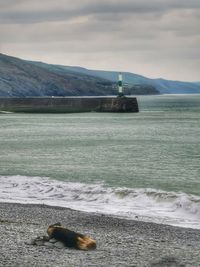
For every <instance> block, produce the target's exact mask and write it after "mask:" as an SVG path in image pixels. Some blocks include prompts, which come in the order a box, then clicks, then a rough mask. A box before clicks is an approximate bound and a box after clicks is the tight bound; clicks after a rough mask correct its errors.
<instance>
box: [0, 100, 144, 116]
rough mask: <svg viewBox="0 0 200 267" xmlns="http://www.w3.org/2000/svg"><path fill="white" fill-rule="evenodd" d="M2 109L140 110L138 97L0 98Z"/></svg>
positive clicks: (39, 111) (41, 111) (52, 111)
mask: <svg viewBox="0 0 200 267" xmlns="http://www.w3.org/2000/svg"><path fill="white" fill-rule="evenodd" d="M0 111H7V112H30V113H34V112H36V113H73V112H90V111H96V112H138V111H139V109H138V103H137V98H136V97H27V98H0Z"/></svg>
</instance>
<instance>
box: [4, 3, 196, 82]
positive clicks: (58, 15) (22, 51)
mask: <svg viewBox="0 0 200 267" xmlns="http://www.w3.org/2000/svg"><path fill="white" fill-rule="evenodd" d="M199 9H200V1H199V0H190V1H186V0H121V1H119V0H101V1H99V0H98V1H97V0H75V1H71V0H57V1H55V0H43V1H41V0H29V1H27V0H15V1H13V0H6V1H5V0H0V22H1V24H0V43H1V49H2V50H3V51H2V52H5V53H8V54H9V53H10V54H13V55H15V56H21V57H22V58H23V57H26V58H27V59H33V60H34V59H35V60H43V61H47V62H50V63H58V64H72V65H82V66H85V67H90V68H96V69H98V68H102V69H103V68H104V69H119V68H121V69H122V70H128V71H135V72H137V73H140V74H143V75H147V76H148V75H149V76H151V75H152V76H154V77H155V76H163V77H165V73H166V75H169V76H170V75H171V76H173V77H174V75H176V73H177V75H178V74H179V75H181V73H179V72H178V69H179V68H180V67H181V68H183V66H184V71H182V73H183V72H184V73H188V75H190V77H189V76H188V79H197V78H194V77H197V67H200V66H199V65H200V63H198V59H199V48H198V47H199V44H200V39H199V38H200V37H199V36H200V30H199V29H200V25H199V19H200V17H199ZM62 55H63V56H62ZM192 60H194V61H195V63H194V64H192ZM158 62H159V64H158ZM144 64H146V65H147V66H148V67H147V68H143V65H144ZM158 65H159V66H160V69H159V67H158ZM187 66H190V69H189V70H188V68H187ZM175 68H177V72H175V71H174V70H175ZM172 70H173V72H172ZM161 71H163V74H157V73H159V72H161ZM170 73H171V74H170ZM192 77H193V78H192ZM184 78H185V77H184ZM180 79H181V78H180Z"/></svg>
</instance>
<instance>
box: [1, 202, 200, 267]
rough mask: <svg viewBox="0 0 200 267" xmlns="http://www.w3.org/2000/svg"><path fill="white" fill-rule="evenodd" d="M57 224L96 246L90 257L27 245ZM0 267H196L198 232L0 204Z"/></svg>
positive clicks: (55, 209)
mask: <svg viewBox="0 0 200 267" xmlns="http://www.w3.org/2000/svg"><path fill="white" fill-rule="evenodd" d="M56 222H61V223H62V224H63V225H64V226H66V227H68V228H69V229H71V230H74V231H78V232H81V233H84V234H87V235H90V236H91V237H92V238H94V239H95V240H96V241H97V249H96V250H94V251H79V250H75V249H68V248H64V249H63V248H62V249H61V248H60V249H59V248H55V247H54V248H52V247H46V246H34V245H30V244H29V241H30V240H31V239H33V238H35V237H37V236H43V235H46V230H47V227H48V225H50V224H53V223H56ZM0 228H1V229H0V232H1V242H0V266H12V267H13V266H19V267H23V266H25V267H29V266H38V267H42V266H52V267H56V266H65V267H72V266H76V267H81V266H87V267H89V266H106V267H109V266H110V267H115V266H120V267H124V266H157V267H162V266H169V267H173V266H176V267H179V266H182V267H183V266H192V267H196V266H200V230H195V229H188V228H179V227H173V226H167V225H159V224H154V223H145V222H139V221H133V220H124V219H118V218H114V217H109V216H105V215H99V214H91V213H85V212H80V211H75V210H70V209H65V208H60V207H50V206H44V205H29V204H27V205H22V204H8V203H0Z"/></svg>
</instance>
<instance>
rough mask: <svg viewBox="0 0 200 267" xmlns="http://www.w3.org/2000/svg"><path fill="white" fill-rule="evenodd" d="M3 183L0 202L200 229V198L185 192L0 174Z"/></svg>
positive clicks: (0, 190) (0, 180) (0, 181)
mask: <svg viewBox="0 0 200 267" xmlns="http://www.w3.org/2000/svg"><path fill="white" fill-rule="evenodd" d="M0 183H1V188H0V202H12V203H13V202H15V203H32V204H46V205H51V206H61V207H67V208H71V209H76V210H81V211H87V212H97V213H103V214H109V215H112V216H117V217H120V218H126V219H134V220H140V221H149V222H156V223H162V224H169V225H175V226H182V227H190V228H197V229H200V197H199V196H195V195H189V194H186V193H182V192H166V191H162V190H156V189H149V188H148V189H147V188H145V189H144V188H143V189H134V188H125V187H123V188H114V187H106V186H105V185H103V184H86V183H73V182H62V181H57V180H52V179H49V178H46V177H27V176H0Z"/></svg>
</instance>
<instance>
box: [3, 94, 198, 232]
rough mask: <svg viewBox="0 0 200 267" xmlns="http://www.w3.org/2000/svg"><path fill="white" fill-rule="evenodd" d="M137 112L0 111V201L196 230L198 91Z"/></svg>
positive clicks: (156, 100)
mask: <svg viewBox="0 0 200 267" xmlns="http://www.w3.org/2000/svg"><path fill="white" fill-rule="evenodd" d="M138 102H139V108H140V112H139V113H74V114H20V113H1V114H0V201H3V202H20V203H41V204H48V205H56V206H63V207H69V208H73V209H78V210H83V211H88V212H100V213H104V214H110V215H112V216H118V217H122V218H127V219H137V220H143V221H152V222H157V223H164V224H171V225H178V226H185V227H193V228H200V95H160V96H140V97H138Z"/></svg>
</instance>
